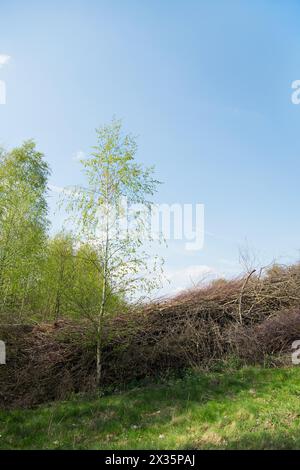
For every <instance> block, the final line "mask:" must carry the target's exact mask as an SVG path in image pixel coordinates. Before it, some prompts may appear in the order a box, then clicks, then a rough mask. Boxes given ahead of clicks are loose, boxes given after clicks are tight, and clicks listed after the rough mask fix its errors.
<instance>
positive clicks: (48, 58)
mask: <svg viewBox="0 0 300 470" xmlns="http://www.w3.org/2000/svg"><path fill="white" fill-rule="evenodd" d="M299 19H300V4H299V2H297V1H291V0H287V1H284V2H283V1H276V0H259V1H256V0H254V1H251V2H249V1H246V0H245V1H243V0H239V1H230V0H219V1H217V0H210V1H208V0H206V1H201V0H197V1H193V0H185V1H183V0H181V1H177V0H172V1H171V0H159V1H156V0H152V1H151V2H150V1H149V2H147V1H136V0H122V1H121V0H120V1H117V0H110V1H101V0H97V1H93V0H85V1H83V0H80V1H76V0H72V1H67V0H64V1H62V0H61V1H56V0H52V1H48V0H45V1H43V2H39V1H37V0H35V1H30V0H27V1H26V2H24V1H16V0H10V1H4V2H2V3H1V28H0V55H1V54H2V55H8V56H10V60H9V61H8V62H7V63H6V64H5V65H3V66H2V67H1V68H0V80H4V81H5V83H6V87H7V103H6V105H1V106H0V143H1V144H2V145H3V146H4V147H7V148H10V147H12V146H15V145H19V144H20V143H21V142H22V141H23V140H24V139H28V138H34V139H35V140H36V141H37V143H38V146H39V148H40V149H41V150H42V151H43V152H44V153H45V154H46V157H47V159H48V161H49V163H50V165H51V167H52V176H51V184H52V185H55V186H65V185H69V184H74V183H80V181H81V178H82V177H81V174H80V165H79V164H78V162H77V161H76V158H74V157H75V155H76V154H77V153H78V152H80V151H81V152H84V153H86V154H88V152H89V151H90V148H91V146H92V145H93V144H94V143H95V133H94V129H95V127H97V126H99V125H101V124H103V123H105V122H107V121H109V120H110V119H111V118H112V116H113V115H116V116H117V117H119V118H122V119H123V122H124V126H125V129H126V130H128V131H130V132H132V133H133V134H135V135H138V136H139V139H138V142H139V153H138V159H139V161H141V162H143V163H144V164H146V165H152V164H154V165H155V167H156V172H157V176H158V178H159V179H160V180H162V181H164V185H163V186H162V187H161V188H160V192H159V194H158V196H157V200H158V201H159V202H167V203H175V202H179V203H193V204H195V203H203V204H205V214H206V215H205V228H206V232H207V233H206V237H205V245H204V248H203V250H201V251H199V252H187V251H186V250H185V249H184V242H179V241H178V242H170V243H169V248H168V249H167V250H164V251H163V254H164V256H165V258H166V269H167V275H168V276H169V277H170V278H171V280H172V283H171V285H170V286H169V287H168V288H167V290H169V291H170V292H171V291H174V290H175V289H178V288H181V287H184V286H185V285H187V284H189V283H190V282H192V281H193V282H197V281H198V279H199V276H200V275H201V273H203V272H206V271H209V270H210V271H212V272H214V273H216V274H221V275H223V274H224V275H226V276H231V275H234V274H235V273H236V272H238V271H239V269H240V267H239V265H238V253H239V247H240V246H245V245H248V247H249V249H250V250H251V251H253V252H255V253H256V256H257V258H258V259H259V261H260V262H261V263H262V264H266V263H269V262H270V261H272V260H273V259H277V260H279V261H282V262H292V261H293V260H296V259H298V258H299V248H300V246H299V232H300V219H299V216H298V215H299V209H298V202H299V190H298V184H299V173H300V171H299V170H300V163H299V155H300V139H299V137H298V135H299V127H300V105H299V106H296V105H294V104H292V102H291V93H292V90H291V83H292V82H293V81H294V80H297V79H299V78H300V30H299ZM55 200H56V195H55V193H53V194H52V195H51V197H50V198H49V202H50V205H51V213H52V219H53V227H54V230H56V229H59V227H60V223H61V220H60V217H59V216H55V215H53V208H54V203H55Z"/></svg>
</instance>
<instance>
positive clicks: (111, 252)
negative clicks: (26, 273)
mask: <svg viewBox="0 0 300 470" xmlns="http://www.w3.org/2000/svg"><path fill="white" fill-rule="evenodd" d="M96 133H97V145H96V146H95V147H93V153H92V154H91V156H90V157H89V158H86V159H82V160H81V164H82V166H83V169H84V173H85V176H86V186H85V187H79V186H77V187H73V188H71V189H70V188H68V190H67V191H66V194H67V196H66V197H67V206H66V207H67V210H68V211H69V212H70V214H71V217H70V218H71V220H72V224H73V228H74V229H75V230H74V231H75V234H76V236H77V237H78V241H79V242H80V243H89V244H90V246H92V247H93V248H94V249H95V252H96V255H97V256H96V258H93V259H91V262H92V263H93V264H94V266H96V268H97V270H98V271H99V282H100V283H101V301H100V305H99V308H98V310H97V311H95V312H93V315H92V323H93V326H94V329H95V334H96V384H97V387H100V384H101V377H102V351H103V328H104V324H105V321H106V318H107V316H108V314H109V308H108V306H109V302H110V300H111V299H112V298H113V297H116V296H121V297H123V296H125V298H126V299H127V301H132V300H135V301H136V300H137V299H138V298H140V296H141V295H146V294H147V293H149V292H150V291H151V289H153V288H154V287H157V286H158V284H159V282H160V281H159V280H160V276H159V274H160V272H161V263H160V262H159V260H158V258H157V257H153V256H151V254H150V253H149V250H148V248H149V243H150V242H151V241H152V238H151V233H149V224H148V220H149V219H148V214H149V211H150V210H151V206H152V197H153V195H154V193H155V192H156V190H157V186H158V184H159V182H158V181H157V180H156V179H155V178H154V170H153V168H152V167H151V168H143V167H142V165H140V164H138V163H137V162H136V161H135V156H136V152H137V144H136V140H135V138H134V137H133V136H131V135H124V134H123V132H122V126H121V122H120V121H118V120H113V121H112V122H111V123H110V124H109V125H106V126H104V127H101V128H100V129H98V130H97V131H96ZM146 247H147V249H146ZM142 293H143V294H142Z"/></svg>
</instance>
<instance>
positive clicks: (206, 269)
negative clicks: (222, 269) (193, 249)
mask: <svg viewBox="0 0 300 470" xmlns="http://www.w3.org/2000/svg"><path fill="white" fill-rule="evenodd" d="M217 276H218V273H217V271H216V270H215V269H214V268H212V267H210V266H207V265H204V264H193V265H190V266H186V267H184V268H179V269H170V268H169V269H166V271H165V277H166V278H167V279H168V281H169V283H167V284H165V285H164V286H163V289H162V290H163V292H164V293H166V294H176V293H178V292H180V291H181V290H184V289H187V288H190V287H193V286H196V285H199V284H200V283H205V282H208V281H210V280H212V279H215V278H216V277H217Z"/></svg>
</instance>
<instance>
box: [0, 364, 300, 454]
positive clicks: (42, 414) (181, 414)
mask: <svg viewBox="0 0 300 470" xmlns="http://www.w3.org/2000/svg"><path fill="white" fill-rule="evenodd" d="M0 435H1V437H0V448H1V449H157V450H158V449H297V448H300V369H299V368H297V367H293V368H281V369H263V368H258V367H251V368H249V367H248V368H242V369H240V370H238V371H230V370H229V371H227V372H223V373H221V372H214V373H189V374H188V375H187V376H185V377H184V378H182V379H177V380H172V381H170V382H169V383H167V384H160V385H159V384H158V385H151V386H148V387H143V388H135V389H131V390H129V391H127V392H123V393H120V394H112V395H110V396H105V397H102V398H97V399H95V398H94V399H87V398H83V397H81V398H76V399H74V400H71V401H66V402H60V403H54V404H51V405H47V406H42V407H39V408H36V409H33V410H14V411H0Z"/></svg>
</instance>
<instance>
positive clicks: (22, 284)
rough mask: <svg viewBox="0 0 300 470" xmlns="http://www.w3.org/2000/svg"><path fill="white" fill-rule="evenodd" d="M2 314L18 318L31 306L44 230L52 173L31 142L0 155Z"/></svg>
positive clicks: (43, 244)
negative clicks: (12, 313)
mask: <svg viewBox="0 0 300 470" xmlns="http://www.w3.org/2000/svg"><path fill="white" fill-rule="evenodd" d="M0 158H1V159H0V293H1V301H0V302H1V311H2V312H6V311H8V309H9V310H10V311H11V310H12V309H13V310H15V311H17V312H18V317H19V318H21V317H22V316H23V315H24V314H25V310H26V305H27V304H28V303H30V302H33V301H34V299H33V297H34V293H35V287H36V284H37V282H38V278H39V269H40V265H41V258H42V257H43V251H44V247H45V241H46V236H47V229H48V219H47V211H48V208H47V202H46V190H47V179H48V176H49V173H50V170H49V167H48V164H47V163H46V162H45V160H44V156H43V154H42V153H40V152H38V151H37V150H36V146H35V143H34V142H33V141H27V142H25V143H24V144H23V145H22V146H21V147H19V148H15V149H13V150H12V151H11V152H8V153H7V152H4V151H2V152H1V155H0Z"/></svg>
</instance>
